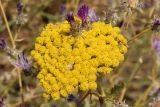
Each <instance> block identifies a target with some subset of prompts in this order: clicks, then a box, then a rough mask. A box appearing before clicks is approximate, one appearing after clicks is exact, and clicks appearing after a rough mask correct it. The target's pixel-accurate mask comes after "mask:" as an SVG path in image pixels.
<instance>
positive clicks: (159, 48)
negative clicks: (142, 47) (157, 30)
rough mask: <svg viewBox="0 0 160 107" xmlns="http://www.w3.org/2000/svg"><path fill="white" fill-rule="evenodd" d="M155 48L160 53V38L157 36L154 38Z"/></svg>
mask: <svg viewBox="0 0 160 107" xmlns="http://www.w3.org/2000/svg"><path fill="white" fill-rule="evenodd" d="M153 48H154V49H155V51H156V53H157V54H158V55H160V38H159V37H158V36H155V37H154V39H153Z"/></svg>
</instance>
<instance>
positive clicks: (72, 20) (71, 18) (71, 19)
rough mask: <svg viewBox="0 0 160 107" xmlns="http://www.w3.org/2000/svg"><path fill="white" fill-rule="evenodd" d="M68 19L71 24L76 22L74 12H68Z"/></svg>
mask: <svg viewBox="0 0 160 107" xmlns="http://www.w3.org/2000/svg"><path fill="white" fill-rule="evenodd" d="M66 20H67V21H68V22H69V23H70V24H71V25H73V24H74V23H75V20H74V16H73V13H67V15H66Z"/></svg>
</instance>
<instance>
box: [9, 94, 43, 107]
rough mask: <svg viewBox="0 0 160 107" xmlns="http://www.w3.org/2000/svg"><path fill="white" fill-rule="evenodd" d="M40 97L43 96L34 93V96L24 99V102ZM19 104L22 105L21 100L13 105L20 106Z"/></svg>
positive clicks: (13, 106)
mask: <svg viewBox="0 0 160 107" xmlns="http://www.w3.org/2000/svg"><path fill="white" fill-rule="evenodd" d="M38 97H41V95H34V96H32V97H29V98H26V100H24V102H28V101H30V100H33V99H36V98H38ZM19 105H21V102H18V103H16V104H13V105H12V107H19Z"/></svg>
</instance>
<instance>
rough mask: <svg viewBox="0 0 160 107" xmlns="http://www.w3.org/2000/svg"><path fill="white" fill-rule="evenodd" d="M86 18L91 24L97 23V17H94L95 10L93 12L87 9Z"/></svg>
mask: <svg viewBox="0 0 160 107" xmlns="http://www.w3.org/2000/svg"><path fill="white" fill-rule="evenodd" d="M88 17H89V19H90V21H91V22H94V21H97V20H98V17H97V15H96V12H95V10H93V9H89V14H88Z"/></svg>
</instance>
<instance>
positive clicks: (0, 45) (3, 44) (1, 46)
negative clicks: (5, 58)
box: [0, 39, 6, 50]
mask: <svg viewBox="0 0 160 107" xmlns="http://www.w3.org/2000/svg"><path fill="white" fill-rule="evenodd" d="M5 48H6V42H5V41H4V40H3V39H0V49H1V50H4V49H5Z"/></svg>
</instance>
